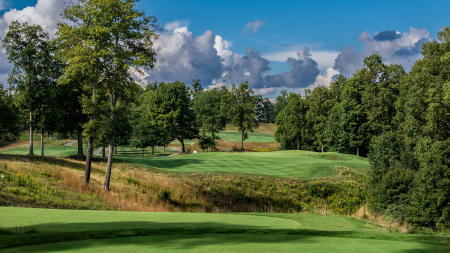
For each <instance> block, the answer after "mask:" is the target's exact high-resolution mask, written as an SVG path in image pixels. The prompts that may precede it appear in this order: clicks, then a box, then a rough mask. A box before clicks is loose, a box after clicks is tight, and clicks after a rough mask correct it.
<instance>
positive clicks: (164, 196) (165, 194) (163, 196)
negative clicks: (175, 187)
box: [158, 189, 172, 202]
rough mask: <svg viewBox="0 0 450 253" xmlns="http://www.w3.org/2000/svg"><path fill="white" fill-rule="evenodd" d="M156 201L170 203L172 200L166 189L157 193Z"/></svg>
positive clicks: (169, 192) (170, 193)
mask: <svg viewBox="0 0 450 253" xmlns="http://www.w3.org/2000/svg"><path fill="white" fill-rule="evenodd" d="M158 199H159V200H160V201H165V202H170V201H171V200H172V192H171V191H170V190H167V189H163V190H161V191H160V192H158Z"/></svg>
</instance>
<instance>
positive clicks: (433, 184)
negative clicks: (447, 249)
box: [407, 139, 450, 229]
mask: <svg viewBox="0 0 450 253" xmlns="http://www.w3.org/2000/svg"><path fill="white" fill-rule="evenodd" d="M416 153H417V157H418V159H419V163H420V168H419V171H418V172H417V175H416V176H415V178H414V187H412V189H411V193H410V194H411V197H410V199H411V200H410V201H411V209H410V212H409V216H408V217H407V220H408V221H409V222H410V223H412V224H415V225H417V226H422V227H431V228H434V229H446V228H449V227H450V139H447V140H445V141H436V142H434V143H433V141H432V140H431V139H422V140H420V141H419V143H418V146H417V148H416Z"/></svg>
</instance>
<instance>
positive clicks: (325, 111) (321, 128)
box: [306, 87, 334, 152]
mask: <svg viewBox="0 0 450 253" xmlns="http://www.w3.org/2000/svg"><path fill="white" fill-rule="evenodd" d="M333 105H334V100H333V97H332V93H331V91H330V90H329V89H328V88H327V87H317V88H315V89H314V90H313V91H312V93H311V96H310V97H309V110H308V112H307V113H306V118H307V120H308V121H310V122H311V123H312V124H313V130H314V137H315V141H316V142H317V143H318V144H319V146H320V150H321V152H324V149H325V144H324V142H325V123H326V121H327V119H328V115H329V113H330V111H331V108H332V107H333Z"/></svg>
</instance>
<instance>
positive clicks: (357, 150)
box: [356, 147, 359, 156]
mask: <svg viewBox="0 0 450 253" xmlns="http://www.w3.org/2000/svg"><path fill="white" fill-rule="evenodd" d="M356 156H359V147H356Z"/></svg>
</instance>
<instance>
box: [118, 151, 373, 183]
mask: <svg viewBox="0 0 450 253" xmlns="http://www.w3.org/2000/svg"><path fill="white" fill-rule="evenodd" d="M118 158H119V159H121V160H123V161H126V162H130V163H134V164H142V165H146V166H150V167H154V168H159V169H161V170H163V171H168V172H177V173H193V172H210V173H243V174H255V175H266V176H275V177H285V178H286V177H295V178H314V177H327V176H332V175H335V174H336V169H335V166H344V167H348V168H350V169H353V170H355V171H357V172H361V173H366V172H367V171H368V169H369V164H368V162H367V160H366V159H364V158H360V157H356V156H352V155H344V154H338V153H317V152H309V151H277V152H249V153H225V152H210V153H207V152H206V153H198V154H195V155H194V154H188V155H180V156H172V157H163V158H152V157H136V156H128V155H126V154H123V155H120V156H118Z"/></svg>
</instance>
